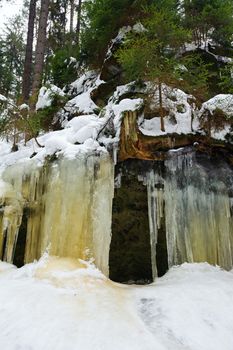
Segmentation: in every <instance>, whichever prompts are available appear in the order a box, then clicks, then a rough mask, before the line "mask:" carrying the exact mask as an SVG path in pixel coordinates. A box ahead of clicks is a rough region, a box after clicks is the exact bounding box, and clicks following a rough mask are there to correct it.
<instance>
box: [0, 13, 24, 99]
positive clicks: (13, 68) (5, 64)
mask: <svg viewBox="0 0 233 350" xmlns="http://www.w3.org/2000/svg"><path fill="white" fill-rule="evenodd" d="M22 26H23V25H22V18H21V17H20V16H15V17H13V18H12V19H11V20H10V21H9V23H7V25H6V26H5V29H4V32H3V34H2V35H1V37H0V93H1V94H3V95H5V96H6V97H8V96H10V97H11V98H13V99H14V100H15V99H17V97H18V96H19V94H20V88H21V77H22V71H23V61H24V50H25V46H24V40H23V30H21V29H20V28H22Z"/></svg>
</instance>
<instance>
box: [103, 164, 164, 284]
mask: <svg viewBox="0 0 233 350" xmlns="http://www.w3.org/2000/svg"><path fill="white" fill-rule="evenodd" d="M142 163H144V162H140V161H135V160H131V161H126V162H124V165H122V166H121V167H119V168H118V169H116V174H119V173H120V174H121V175H120V177H121V184H120V186H119V187H118V188H116V189H115V195H114V200H113V214H112V241H111V246H110V256H109V270H110V278H111V279H112V280H113V281H116V282H120V283H136V284H147V283H151V282H152V281H153V278H152V266H151V244H150V230H149V219H148V198H147V187H146V186H145V185H144V184H143V182H142V181H138V175H140V169H141V168H144V165H145V164H142ZM151 165H152V164H151V162H146V167H148V166H151ZM156 262H157V270H158V276H162V275H164V274H165V273H166V271H167V270H168V262H167V245H166V229H165V219H163V220H162V225H161V229H160V230H159V232H158V242H157V246H156Z"/></svg>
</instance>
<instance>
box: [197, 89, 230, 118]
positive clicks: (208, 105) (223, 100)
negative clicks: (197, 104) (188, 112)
mask: <svg viewBox="0 0 233 350" xmlns="http://www.w3.org/2000/svg"><path fill="white" fill-rule="evenodd" d="M216 109H220V110H221V111H223V113H224V114H225V115H226V116H227V117H229V118H230V117H233V95H230V94H228V95H225V94H220V95H217V96H214V97H213V98H211V99H210V100H208V101H206V102H204V103H203V105H202V107H201V110H200V115H201V114H203V113H204V111H206V110H208V111H209V112H210V114H211V115H213V113H214V111H216Z"/></svg>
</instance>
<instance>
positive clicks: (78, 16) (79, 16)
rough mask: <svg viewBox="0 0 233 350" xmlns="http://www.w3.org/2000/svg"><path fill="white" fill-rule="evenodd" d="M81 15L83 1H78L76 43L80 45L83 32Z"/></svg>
mask: <svg viewBox="0 0 233 350" xmlns="http://www.w3.org/2000/svg"><path fill="white" fill-rule="evenodd" d="M81 13H82V0H79V1H78V7H77V26H76V34H77V37H76V42H77V44H78V45H79V44H80V32H81Z"/></svg>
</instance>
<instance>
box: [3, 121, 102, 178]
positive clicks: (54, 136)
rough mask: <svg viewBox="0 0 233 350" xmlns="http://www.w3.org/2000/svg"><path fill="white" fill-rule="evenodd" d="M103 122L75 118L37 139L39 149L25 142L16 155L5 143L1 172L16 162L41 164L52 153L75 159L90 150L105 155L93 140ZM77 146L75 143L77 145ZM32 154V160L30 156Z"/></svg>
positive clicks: (33, 141) (32, 142)
mask: <svg viewBox="0 0 233 350" xmlns="http://www.w3.org/2000/svg"><path fill="white" fill-rule="evenodd" d="M105 122H106V120H105V119H104V118H98V117H97V116H95V115H84V116H80V117H76V118H74V119H72V120H71V121H70V122H68V123H67V127H66V128H65V129H62V130H57V131H52V132H49V133H46V134H44V135H41V136H39V137H38V138H37V140H38V142H39V144H40V145H42V146H43V147H42V148H40V147H39V146H38V145H37V144H36V142H35V140H34V139H31V140H30V141H29V142H27V144H26V146H25V145H24V142H23V141H21V142H20V143H19V144H18V146H19V150H18V151H17V152H11V147H12V145H11V144H10V143H8V142H6V141H1V142H0V172H1V171H3V170H4V169H5V168H6V167H7V166H10V165H13V164H15V163H18V162H30V161H32V160H33V161H36V162H37V163H38V165H39V166H40V165H42V164H43V162H44V160H45V158H46V157H47V156H51V155H54V154H55V153H58V154H62V155H64V156H65V157H67V158H74V157H75V156H76V155H77V154H78V153H80V152H81V153H88V152H90V151H98V152H103V153H105V152H107V151H106V149H105V148H104V147H101V146H100V145H99V143H98V142H97V141H96V139H97V136H98V133H99V132H100V130H101V129H102V128H103V125H104V124H105ZM77 143H78V144H77ZM32 155H33V158H32V159H31V158H30V157H31V156H32Z"/></svg>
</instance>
